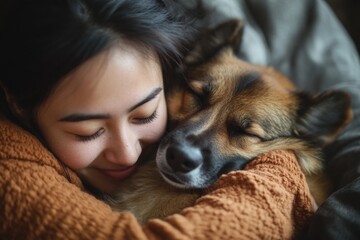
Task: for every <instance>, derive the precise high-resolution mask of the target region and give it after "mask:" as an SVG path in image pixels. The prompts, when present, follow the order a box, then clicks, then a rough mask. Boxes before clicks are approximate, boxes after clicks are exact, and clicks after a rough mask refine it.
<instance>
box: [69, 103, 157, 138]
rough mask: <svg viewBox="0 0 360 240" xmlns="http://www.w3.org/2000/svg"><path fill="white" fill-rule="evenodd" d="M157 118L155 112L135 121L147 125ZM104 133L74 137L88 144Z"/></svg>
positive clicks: (101, 130)
mask: <svg viewBox="0 0 360 240" xmlns="http://www.w3.org/2000/svg"><path fill="white" fill-rule="evenodd" d="M157 117H158V114H157V110H156V111H155V112H153V113H152V114H151V115H150V116H149V117H146V118H137V119H136V121H137V122H138V123H140V124H148V123H151V122H152V121H154V120H155V119H156V118H157ZM104 131H105V129H103V128H100V129H99V130H98V131H97V132H95V133H94V134H91V135H88V136H82V135H76V137H77V138H78V139H79V140H80V141H81V142H88V141H91V140H94V139H96V138H98V137H99V136H100V135H101V134H102V133H103V132H104Z"/></svg>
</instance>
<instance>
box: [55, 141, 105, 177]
mask: <svg viewBox="0 0 360 240" xmlns="http://www.w3.org/2000/svg"><path fill="white" fill-rule="evenodd" d="M52 145H53V147H52V146H50V147H51V149H52V150H53V152H54V153H55V154H56V156H57V157H58V158H59V159H60V160H61V161H62V162H63V163H64V164H65V165H67V166H68V167H70V168H71V169H73V170H79V169H82V168H86V167H88V166H89V165H90V164H91V163H92V162H93V161H94V160H95V159H96V158H97V157H98V156H99V155H100V154H101V152H102V151H101V144H99V143H97V144H93V143H92V142H75V143H74V142H70V141H68V142H67V143H66V142H65V143H60V142H59V143H54V144H52Z"/></svg>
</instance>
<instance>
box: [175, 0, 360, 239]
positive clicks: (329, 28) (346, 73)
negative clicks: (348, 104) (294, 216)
mask: <svg viewBox="0 0 360 240" xmlns="http://www.w3.org/2000/svg"><path fill="white" fill-rule="evenodd" d="M179 2H181V3H182V4H184V5H186V6H187V7H191V6H195V5H194V4H196V2H197V1H196V0H179ZM203 7H204V8H205V10H206V15H205V18H203V19H202V20H201V22H200V24H201V25H203V26H204V27H212V26H214V25H216V24H218V23H220V22H222V21H225V20H227V19H230V18H241V19H243V20H244V21H245V24H246V26H245V30H244V36H243V41H242V43H241V46H240V50H239V52H238V56H239V57H240V58H243V59H245V60H247V61H249V62H252V63H256V64H262V65H268V66H273V67H274V68H276V69H277V70H279V71H281V72H282V73H284V74H285V75H287V76H288V77H289V78H290V79H292V80H293V81H294V83H295V84H296V85H297V86H298V87H299V89H302V90H306V91H311V92H319V91H323V90H327V89H335V88H336V89H342V90H344V91H347V92H348V93H350V94H351V96H352V106H353V111H354V119H353V122H352V124H351V125H350V126H349V127H348V128H347V129H346V130H345V132H344V134H342V135H341V136H340V137H339V139H338V140H337V141H336V142H335V143H334V144H333V145H331V146H330V147H329V148H328V149H327V150H326V161H327V163H328V169H329V173H330V175H331V178H332V180H333V181H334V184H335V187H336V188H337V189H338V191H337V192H335V193H334V194H333V195H332V196H331V197H330V198H329V199H328V200H327V201H326V202H325V203H324V204H323V205H322V206H321V207H320V208H319V210H318V211H317V213H316V214H315V217H314V220H313V222H312V224H311V226H310V228H309V232H308V237H309V238H311V239H359V238H360V61H359V55H358V53H357V51H356V48H355V45H354V43H353V42H352V40H351V38H350V37H349V35H348V34H347V32H346V31H345V29H344V28H343V26H342V25H341V24H340V22H339V21H338V19H337V18H336V17H335V15H334V13H333V12H332V11H331V9H330V8H329V6H328V5H327V4H326V2H324V1H323V0H296V1H290V0H203ZM329 111H331V109H329Z"/></svg>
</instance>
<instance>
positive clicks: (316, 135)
mask: <svg viewBox="0 0 360 240" xmlns="http://www.w3.org/2000/svg"><path fill="white" fill-rule="evenodd" d="M242 31H243V23H242V22H241V21H238V20H230V21H228V22H225V23H223V24H221V25H219V26H218V27H216V28H215V29H213V30H210V31H208V32H207V33H206V34H205V35H204V36H203V37H202V38H201V39H200V40H199V41H198V42H197V44H196V45H195V47H194V49H193V50H192V51H191V52H190V53H189V54H188V56H187V57H186V58H185V66H184V69H182V72H183V73H184V76H185V79H186V80H184V81H178V82H177V84H178V85H177V86H172V87H171V88H170V90H169V92H168V93H167V102H168V112H169V118H170V123H171V127H170V128H171V130H170V132H169V133H168V134H167V135H166V136H165V137H164V139H163V140H162V141H161V143H160V145H159V147H158V150H157V155H156V165H157V167H156V165H155V161H152V160H149V161H147V162H145V163H143V165H142V166H141V167H140V168H139V169H138V171H137V172H136V173H135V174H133V175H132V176H131V177H130V178H129V179H127V180H126V181H124V182H123V183H122V186H121V187H120V190H119V192H118V193H117V194H116V195H115V196H112V197H110V198H106V200H107V201H108V202H109V203H110V205H111V206H112V207H113V208H114V209H117V210H126V209H127V210H130V211H133V212H134V213H135V215H137V217H138V218H139V219H140V221H144V220H146V219H148V218H151V217H163V216H166V215H168V214H170V213H174V212H177V211H180V210H181V209H182V208H184V207H186V206H189V205H191V204H193V202H194V201H195V200H196V198H198V196H199V192H198V191H197V190H196V189H204V188H207V187H209V186H210V185H211V184H213V183H214V182H215V181H216V180H217V179H218V178H219V177H220V175H222V174H224V173H228V172H230V171H232V170H237V169H241V168H243V167H244V165H245V164H246V163H248V162H249V161H251V160H252V159H254V158H255V157H257V156H259V155H260V154H262V153H266V152H268V151H272V150H277V149H291V150H293V151H294V152H295V154H296V156H297V157H298V161H299V164H300V166H301V168H302V170H303V172H304V174H305V176H306V179H307V181H308V184H309V187H310V191H311V193H312V195H313V196H314V198H315V199H316V201H317V203H321V202H322V201H323V200H324V199H325V197H326V196H327V192H328V191H329V186H327V184H326V183H327V181H326V180H325V181H324V179H325V178H324V176H323V170H322V166H323V162H322V159H321V149H322V147H324V146H325V145H326V144H329V143H331V142H332V141H333V140H334V139H335V138H336V136H337V135H338V134H339V133H340V132H341V130H342V129H343V128H344V127H345V126H346V125H347V124H348V123H349V121H350V120H351V116H352V113H351V106H350V98H349V96H348V95H347V94H345V93H343V92H341V91H328V92H324V93H321V94H318V95H310V94H307V93H303V92H298V91H296V89H295V87H294V86H293V84H292V83H291V82H290V81H289V80H288V79H287V78H286V77H285V76H283V75H281V74H280V73H278V72H277V71H275V70H274V69H272V68H268V67H263V66H257V65H253V64H249V63H247V62H245V61H242V60H240V59H238V58H237V57H236V56H235V55H234V50H235V51H236V47H238V46H239V45H240V41H241V35H242ZM154 158H155V156H154ZM149 159H151V158H149ZM159 172H160V174H159ZM160 175H161V176H160ZM163 179H165V180H166V182H167V183H166V182H165V181H164V180H163ZM319 179H320V180H319ZM168 183H170V184H168ZM174 186H175V187H174ZM189 189H195V190H189Z"/></svg>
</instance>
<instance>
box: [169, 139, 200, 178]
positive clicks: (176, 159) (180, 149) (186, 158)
mask: <svg viewBox="0 0 360 240" xmlns="http://www.w3.org/2000/svg"><path fill="white" fill-rule="evenodd" d="M166 161H167V163H168V165H169V166H170V167H171V168H172V170H173V171H174V172H182V173H187V172H190V171H191V170H194V169H195V168H197V167H198V166H199V165H200V164H201V163H202V162H203V157H202V154H201V151H200V149H198V148H194V147H190V146H182V145H177V146H170V147H168V149H167V150H166Z"/></svg>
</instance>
